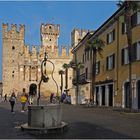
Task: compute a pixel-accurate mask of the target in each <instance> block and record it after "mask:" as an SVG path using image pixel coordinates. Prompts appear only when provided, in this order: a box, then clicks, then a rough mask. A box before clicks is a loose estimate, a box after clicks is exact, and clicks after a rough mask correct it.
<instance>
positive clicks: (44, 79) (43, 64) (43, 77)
mask: <svg viewBox="0 0 140 140" xmlns="http://www.w3.org/2000/svg"><path fill="white" fill-rule="evenodd" d="M47 59H48V56H47V53H46V52H45V56H44V60H43V61H42V63H41V79H40V82H39V85H38V98H37V105H39V100H40V86H41V83H42V81H43V82H44V83H46V82H48V80H49V77H48V76H47V75H46V72H45V73H44V72H43V67H44V66H45V71H46V61H47Z"/></svg>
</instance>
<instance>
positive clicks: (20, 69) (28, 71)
mask: <svg viewBox="0 0 140 140" xmlns="http://www.w3.org/2000/svg"><path fill="white" fill-rule="evenodd" d="M56 27H58V26H56ZM43 30H44V29H43V28H42V32H41V35H42V33H44V31H43ZM2 35H3V39H2V40H3V66H2V67H3V69H2V72H3V73H2V81H3V95H4V94H6V93H7V94H11V92H12V91H13V90H14V91H15V92H16V94H20V93H21V92H22V90H23V88H25V89H26V92H29V87H30V85H31V84H33V83H34V84H36V85H37V86H38V83H39V81H40V77H41V72H40V65H41V62H42V60H43V58H44V53H45V52H47V54H48V59H49V60H50V61H52V62H53V63H54V65H55V71H54V73H53V75H54V79H55V80H56V81H57V83H58V89H59V94H60V83H61V81H60V75H59V74H58V71H59V70H60V69H62V65H63V64H64V63H69V62H70V61H71V60H72V54H71V49H69V51H68V53H67V52H66V47H62V51H61V53H60V52H59V48H58V46H49V45H48V44H43V43H41V44H42V45H41V46H40V49H39V52H38V51H37V46H32V48H31V51H30V49H29V46H27V45H25V44H24V42H25V41H24V35H25V26H24V25H20V27H19V31H17V27H16V24H14V25H11V29H10V30H8V24H3V25H2ZM57 39H58V38H57ZM44 40H45V39H44ZM55 42H57V40H54V43H53V42H52V43H53V44H54V45H55ZM46 70H47V74H48V76H49V81H48V83H44V84H42V86H41V92H42V94H43V95H45V96H49V95H50V93H51V92H54V93H56V89H57V87H56V85H55V83H54V81H53V80H52V65H51V64H47V65H46ZM68 79H69V81H68V83H69V84H68V85H69V88H70V87H71V86H72V70H71V69H69V78H68ZM64 82H65V80H64ZM64 85H65V83H64Z"/></svg>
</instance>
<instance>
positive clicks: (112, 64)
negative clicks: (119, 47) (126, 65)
mask: <svg viewBox="0 0 140 140" xmlns="http://www.w3.org/2000/svg"><path fill="white" fill-rule="evenodd" d="M106 62H107V64H106V68H107V70H112V69H113V68H114V67H115V54H112V55H110V56H108V57H107V60H106Z"/></svg>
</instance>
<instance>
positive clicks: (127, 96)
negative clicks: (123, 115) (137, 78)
mask: <svg viewBox="0 0 140 140" xmlns="http://www.w3.org/2000/svg"><path fill="white" fill-rule="evenodd" d="M129 90H130V85H129V82H126V83H125V84H124V98H125V107H126V108H129Z"/></svg>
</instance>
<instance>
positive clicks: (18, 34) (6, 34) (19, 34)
mask: <svg viewBox="0 0 140 140" xmlns="http://www.w3.org/2000/svg"><path fill="white" fill-rule="evenodd" d="M8 27H9V25H8V23H6V24H5V23H3V24H2V35H3V39H21V40H24V35H25V26H24V25H23V24H20V25H19V30H17V24H11V28H10V30H8Z"/></svg>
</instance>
